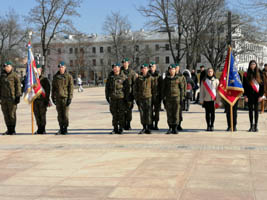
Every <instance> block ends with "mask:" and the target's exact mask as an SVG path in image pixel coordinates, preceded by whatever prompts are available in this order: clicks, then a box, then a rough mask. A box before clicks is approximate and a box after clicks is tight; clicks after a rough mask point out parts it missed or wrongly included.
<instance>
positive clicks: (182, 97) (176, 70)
mask: <svg viewBox="0 0 267 200" xmlns="http://www.w3.org/2000/svg"><path fill="white" fill-rule="evenodd" d="M175 73H176V76H178V77H179V79H180V82H182V86H183V88H182V90H181V91H180V95H181V98H180V109H179V115H180V117H179V123H178V125H177V130H178V131H182V130H183V128H182V126H181V123H182V121H183V108H184V103H185V97H186V86H187V83H186V78H185V76H184V75H183V74H182V73H181V71H180V65H179V64H176V68H175Z"/></svg>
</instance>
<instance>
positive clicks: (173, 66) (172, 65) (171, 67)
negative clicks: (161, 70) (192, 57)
mask: <svg viewBox="0 0 267 200" xmlns="http://www.w3.org/2000/svg"><path fill="white" fill-rule="evenodd" d="M173 68H174V69H175V68H176V64H170V65H169V67H168V69H173Z"/></svg>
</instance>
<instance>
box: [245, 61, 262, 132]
mask: <svg viewBox="0 0 267 200" xmlns="http://www.w3.org/2000/svg"><path fill="white" fill-rule="evenodd" d="M243 87H244V98H245V101H246V102H248V109H249V121H250V129H249V130H248V131H249V132H257V131H258V118H259V110H258V105H259V102H261V101H262V97H263V94H264V85H263V78H262V77H261V73H260V70H259V68H258V65H257V62H256V61H255V60H251V61H250V62H249V65H248V70H247V72H245V73H244V75H243ZM253 113H254V117H253ZM253 118H254V124H253Z"/></svg>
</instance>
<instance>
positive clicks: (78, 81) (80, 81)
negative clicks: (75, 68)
mask: <svg viewBox="0 0 267 200" xmlns="http://www.w3.org/2000/svg"><path fill="white" fill-rule="evenodd" d="M77 83H78V86H79V88H78V92H83V81H82V78H81V75H80V74H79V75H78V78H77Z"/></svg>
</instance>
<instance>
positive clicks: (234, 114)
mask: <svg viewBox="0 0 267 200" xmlns="http://www.w3.org/2000/svg"><path fill="white" fill-rule="evenodd" d="M237 106H238V101H237V102H236V103H235V105H234V106H233V126H234V127H235V126H236V123H237ZM230 108H231V106H230V104H228V103H225V111H226V119H227V125H228V127H231V111H230Z"/></svg>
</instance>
